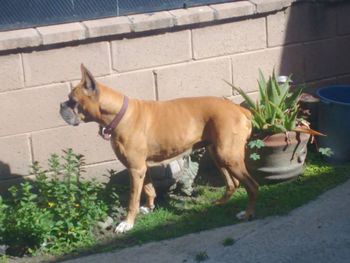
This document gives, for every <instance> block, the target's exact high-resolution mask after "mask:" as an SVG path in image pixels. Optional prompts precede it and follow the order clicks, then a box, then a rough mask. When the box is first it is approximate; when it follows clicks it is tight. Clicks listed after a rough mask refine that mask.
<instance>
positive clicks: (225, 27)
mask: <svg viewBox="0 0 350 263" xmlns="http://www.w3.org/2000/svg"><path fill="white" fill-rule="evenodd" d="M192 34H193V50H194V58H195V59H199V58H206V57H214V56H221V55H227V54H234V53H238V52H242V51H249V50H256V49H260V48H264V47H266V29H265V19H264V18H256V19H249V20H244V21H237V22H234V23H227V24H221V25H215V26H208V27H203V28H198V29H193V30H192Z"/></svg>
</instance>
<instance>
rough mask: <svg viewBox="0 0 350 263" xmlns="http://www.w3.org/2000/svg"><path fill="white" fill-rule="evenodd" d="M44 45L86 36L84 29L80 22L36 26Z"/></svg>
mask: <svg viewBox="0 0 350 263" xmlns="http://www.w3.org/2000/svg"><path fill="white" fill-rule="evenodd" d="M37 30H38V31H39V33H40V35H41V37H42V39H43V44H44V45H49V44H56V43H63V42H70V41H74V40H81V39H85V38H86V29H85V27H83V26H82V25H81V24H80V23H67V24H60V25H52V26H43V27H38V28H37Z"/></svg>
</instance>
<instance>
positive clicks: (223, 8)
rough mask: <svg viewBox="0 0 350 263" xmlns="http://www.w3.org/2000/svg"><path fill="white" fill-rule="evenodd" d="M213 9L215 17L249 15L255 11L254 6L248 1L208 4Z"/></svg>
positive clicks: (225, 17) (224, 17) (226, 17)
mask: <svg viewBox="0 0 350 263" xmlns="http://www.w3.org/2000/svg"><path fill="white" fill-rule="evenodd" d="M210 7H211V8H213V9H214V10H215V19H219V20H221V19H228V18H234V17H242V16H249V15H253V14H254V13H255V6H254V5H253V4H252V3H250V2H248V1H240V2H234V3H225V4H216V5H210Z"/></svg>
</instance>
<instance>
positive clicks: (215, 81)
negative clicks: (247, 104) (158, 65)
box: [156, 58, 231, 100]
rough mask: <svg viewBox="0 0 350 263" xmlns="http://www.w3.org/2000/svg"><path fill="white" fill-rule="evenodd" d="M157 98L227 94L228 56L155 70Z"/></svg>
mask: <svg viewBox="0 0 350 263" xmlns="http://www.w3.org/2000/svg"><path fill="white" fill-rule="evenodd" d="M156 74H157V82H158V93H159V99H161V100H164V99H173V98H177V97H192V96H210V95H212V96H229V95H231V87H230V86H229V85H227V84H226V83H225V82H224V80H227V81H230V80H231V67H230V59H229V58H221V59H215V60H208V61H198V62H192V63H186V64H182V65H176V66H169V67H165V68H162V69H157V70H156Z"/></svg>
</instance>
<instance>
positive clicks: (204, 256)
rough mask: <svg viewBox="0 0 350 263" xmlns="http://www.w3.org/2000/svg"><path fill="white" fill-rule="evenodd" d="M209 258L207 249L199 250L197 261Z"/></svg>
mask: <svg viewBox="0 0 350 263" xmlns="http://www.w3.org/2000/svg"><path fill="white" fill-rule="evenodd" d="M208 258H209V256H208V254H207V252H206V251H201V252H198V253H197V255H196V257H195V259H196V261H197V262H201V261H205V260H207V259H208Z"/></svg>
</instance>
